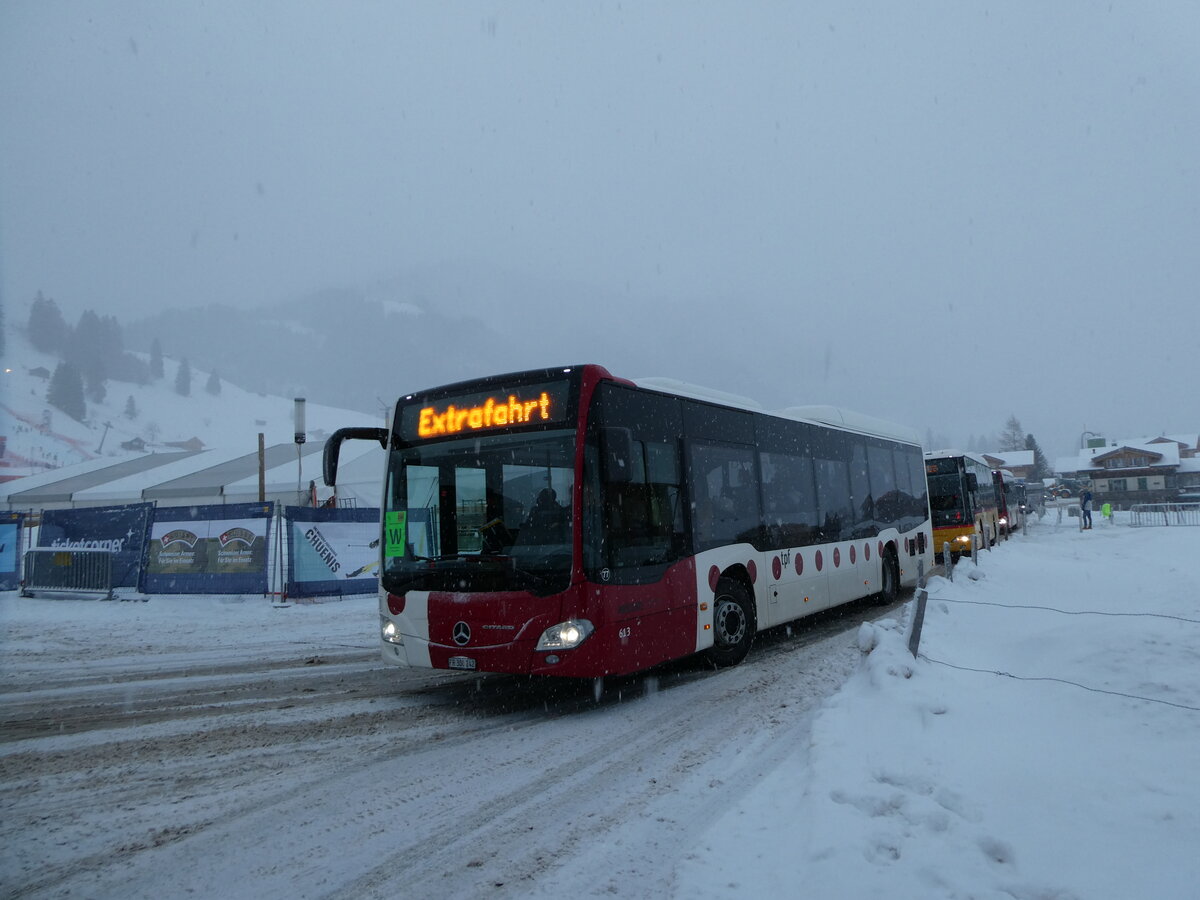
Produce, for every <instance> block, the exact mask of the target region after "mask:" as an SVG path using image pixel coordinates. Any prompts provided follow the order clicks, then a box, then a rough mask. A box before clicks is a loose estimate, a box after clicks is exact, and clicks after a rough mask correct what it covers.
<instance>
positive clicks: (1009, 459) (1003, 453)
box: [984, 450, 1033, 468]
mask: <svg viewBox="0 0 1200 900" xmlns="http://www.w3.org/2000/svg"><path fill="white" fill-rule="evenodd" d="M984 455H985V456H989V457H991V458H992V459H998V460H999V461H1000V462H999V465H1000V467H1005V466H1016V467H1018V468H1019V467H1021V466H1032V465H1033V451H1032V450H997V451H996V452H995V453H993V452H991V451H988V452H987V453H985V454H984Z"/></svg>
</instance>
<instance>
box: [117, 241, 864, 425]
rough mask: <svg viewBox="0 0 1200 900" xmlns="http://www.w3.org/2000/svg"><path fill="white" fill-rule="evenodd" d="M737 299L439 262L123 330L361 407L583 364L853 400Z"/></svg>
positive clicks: (824, 365) (137, 341)
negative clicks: (782, 345)
mask: <svg viewBox="0 0 1200 900" xmlns="http://www.w3.org/2000/svg"><path fill="white" fill-rule="evenodd" d="M748 299H749V298H747V297H722V298H677V297H676V298H672V297H656V298H651V299H649V300H648V299H647V298H645V297H642V296H634V295H633V294H614V293H610V292H605V291H603V290H600V289H596V288H591V287H587V286H583V285H581V284H577V283H572V282H568V281H564V280H555V279H553V278H549V277H547V278H540V277H538V276H533V275H530V274H528V273H524V272H518V271H515V270H509V269H504V268H499V267H492V266H487V265H470V264H454V265H451V264H441V265H427V266H420V267H413V268H410V269H407V270H405V271H404V272H402V273H400V274H397V275H395V276H393V277H391V278H387V279H381V280H378V281H375V282H373V283H365V284H363V285H361V286H356V287H340V288H330V289H326V290H323V291H319V292H315V293H312V294H309V295H307V296H305V297H302V298H298V299H295V300H289V301H286V302H284V303H280V304H273V305H267V306H261V307H250V306H240V307H233V306H227V305H216V306H208V307H192V308H189V309H184V310H171V311H165V312H161V313H158V314H156V315H154V316H152V317H150V318H147V319H141V320H138V321H135V322H133V323H131V324H129V325H127V326H126V334H127V342H128V344H129V346H131V347H133V348H135V349H138V350H147V349H148V348H149V346H150V343H151V342H152V341H153V340H154V339H155V338H158V339H159V340H160V342H161V343H162V346H163V350H164V352H166V353H169V354H170V355H172V356H177V357H181V356H187V357H188V358H189V359H190V360H191V361H192V363H193V364H194V365H200V366H202V367H204V368H207V369H215V370H216V371H218V372H220V373H221V374H222V375H223V376H226V377H229V378H231V379H233V380H235V381H237V382H239V383H241V384H245V385H247V386H248V387H249V388H251V389H253V390H261V391H264V392H268V393H276V394H281V395H284V396H291V395H303V396H306V397H308V398H309V399H313V400H317V401H319V402H322V403H327V404H330V405H335V406H340V407H343V408H349V409H359V410H362V411H364V412H371V413H375V412H378V411H379V409H380V406H381V404H388V403H391V402H393V401H394V400H395V398H396V397H397V396H398V395H400V394H402V393H404V392H406V391H412V390H420V389H423V388H427V387H433V386H436V385H439V384H446V383H451V382H456V381H462V380H465V379H469V378H477V377H481V376H486V375H494V374H499V373H503V372H511V371H518V370H523V369H532V368H539V367H549V366H558V365H565V364H578V363H584V362H594V363H598V364H600V365H603V366H606V367H607V368H608V369H609V370H610V371H612V372H613V374H614V375H617V376H620V377H626V378H640V377H645V376H662V377H670V378H675V379H678V380H681V381H687V382H692V383H696V384H703V385H706V386H710V387H714V388H718V389H720V390H724V391H727V392H730V393H735V394H741V395H744V396H748V397H751V398H754V399H755V400H758V401H759V402H760V403H762V404H763V405H764V406H766V407H768V408H771V407H783V406H789V405H795V404H797V403H829V402H834V403H840V404H842V405H848V406H861V405H862V403H861V402H860V403H855V402H853V401H855V400H857V399H858V398H856V397H848V398H847V397H846V396H838V395H833V394H831V393H830V387H831V385H830V383H829V374H830V372H829V369H830V360H831V357H832V355H833V354H831V351H830V350H829V349H828V348H824V347H818V346H815V345H814V344H811V343H806V342H807V341H811V340H813V339H812V338H810V337H808V334H807V332H800V333H798V335H797V337H796V339H795V340H794V341H793V342H791V343H792V345H793V348H792V350H791V351H787V352H785V351H783V350H781V349H774V350H772V349H768V348H769V341H770V335H771V333H772V331H777V330H778V328H779V325H780V323H779V322H778V321H777V320H775V319H773V318H772V317H770V316H764V315H761V314H756V313H754V312H753V311H752V308H751V307H749V306H748V304H747V300H748ZM784 324H786V323H784ZM763 350H765V352H760V351H763ZM839 362H841V360H839ZM847 399H849V400H850V401H851V402H847ZM862 411H864V412H869V413H872V414H874V415H880V416H885V417H886V414H887V411H886V410H884V409H879V408H874V409H864V410H862Z"/></svg>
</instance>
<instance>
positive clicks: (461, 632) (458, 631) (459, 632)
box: [453, 622, 471, 647]
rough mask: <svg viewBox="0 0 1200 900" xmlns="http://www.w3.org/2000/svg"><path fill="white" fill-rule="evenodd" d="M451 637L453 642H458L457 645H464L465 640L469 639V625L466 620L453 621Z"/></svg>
mask: <svg viewBox="0 0 1200 900" xmlns="http://www.w3.org/2000/svg"><path fill="white" fill-rule="evenodd" d="M453 637H454V643H456V644H458V646H460V647H464V646H466V644H467V641H469V640H471V626H470V625H468V624H467V623H466V622H455V623H454V632H453Z"/></svg>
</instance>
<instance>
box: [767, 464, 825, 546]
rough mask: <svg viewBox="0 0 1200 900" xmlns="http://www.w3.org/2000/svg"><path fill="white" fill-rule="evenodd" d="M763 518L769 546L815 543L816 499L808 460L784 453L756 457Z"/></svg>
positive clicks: (811, 469) (811, 468)
mask: <svg viewBox="0 0 1200 900" xmlns="http://www.w3.org/2000/svg"><path fill="white" fill-rule="evenodd" d="M759 462H760V467H761V469H762V479H763V503H764V505H765V509H764V519H765V521H766V525H767V534H768V538H769V542H770V545H771V547H773V548H776V549H782V548H784V547H803V546H806V545H808V544H812V543H814V542H815V541H816V540H817V531H818V529H817V525H818V519H817V498H816V493H815V491H814V488H813V465H812V459H811V458H809V457H805V456H793V455H791V454H784V453H761V454H760V455H759Z"/></svg>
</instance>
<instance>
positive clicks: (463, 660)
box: [450, 656, 475, 669]
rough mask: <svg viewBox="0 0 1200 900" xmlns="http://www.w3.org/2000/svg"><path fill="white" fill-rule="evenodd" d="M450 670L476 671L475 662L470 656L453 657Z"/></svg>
mask: <svg viewBox="0 0 1200 900" xmlns="http://www.w3.org/2000/svg"><path fill="white" fill-rule="evenodd" d="M450 668H452V669H474V668H475V660H473V659H471V657H469V656H452V657H450Z"/></svg>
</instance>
